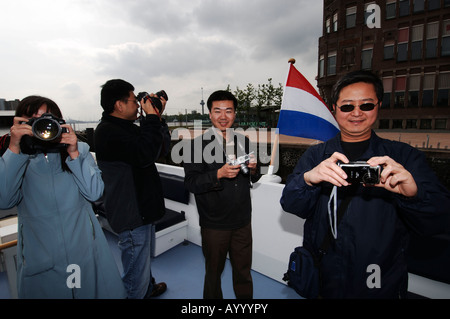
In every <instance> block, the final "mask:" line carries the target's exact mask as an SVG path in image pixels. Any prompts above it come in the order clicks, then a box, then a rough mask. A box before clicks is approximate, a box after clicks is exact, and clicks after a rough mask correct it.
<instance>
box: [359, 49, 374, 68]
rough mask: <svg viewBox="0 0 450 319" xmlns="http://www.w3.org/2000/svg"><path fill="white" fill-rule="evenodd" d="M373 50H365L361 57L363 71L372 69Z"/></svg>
mask: <svg viewBox="0 0 450 319" xmlns="http://www.w3.org/2000/svg"><path fill="white" fill-rule="evenodd" d="M372 57H373V48H368V49H364V50H363V51H362V55H361V68H362V69H363V70H371V69H372Z"/></svg>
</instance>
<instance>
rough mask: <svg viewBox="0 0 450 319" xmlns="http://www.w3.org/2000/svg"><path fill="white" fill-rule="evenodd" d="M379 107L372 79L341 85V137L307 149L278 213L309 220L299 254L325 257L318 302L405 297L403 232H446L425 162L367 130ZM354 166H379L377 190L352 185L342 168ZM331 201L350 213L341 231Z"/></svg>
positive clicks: (379, 92) (443, 198)
mask: <svg viewBox="0 0 450 319" xmlns="http://www.w3.org/2000/svg"><path fill="white" fill-rule="evenodd" d="M382 99H383V84H382V82H381V80H380V79H379V78H378V77H376V76H375V75H374V74H372V73H370V72H365V71H355V72H351V73H349V74H347V75H346V76H344V77H343V78H342V79H340V80H339V81H338V82H337V83H336V85H335V88H334V90H333V110H334V112H335V117H336V120H337V122H338V124H339V127H340V129H341V132H340V133H339V134H338V135H337V136H336V137H334V138H333V139H331V140H329V141H327V142H325V143H323V144H319V145H316V146H312V147H310V148H309V149H308V150H307V151H306V152H305V153H304V154H303V156H302V157H301V158H300V160H299V162H298V164H297V166H296V167H295V169H294V172H293V174H291V175H290V176H289V177H288V179H287V181H286V186H285V188H284V190H283V195H282V198H281V205H282V207H283V209H284V210H285V211H286V212H289V213H293V214H295V215H297V216H299V217H301V218H304V219H306V222H305V226H304V238H303V246H304V247H305V248H307V249H308V250H310V251H312V252H313V253H314V254H315V255H316V256H323V257H322V260H321V264H320V272H321V287H320V295H321V297H323V298H404V297H406V293H407V284H408V271H407V265H406V258H405V251H406V248H407V244H408V239H409V234H408V232H410V231H415V232H418V233H420V234H433V233H439V232H444V231H445V230H446V227H448V225H449V217H450V216H449V212H448V207H449V205H450V194H449V192H448V190H446V189H445V187H443V186H442V185H441V183H440V182H439V181H438V179H437V178H436V176H435V174H434V173H433V171H432V170H431V169H430V168H429V166H428V165H427V162H426V160H425V156H424V154H423V153H422V152H420V151H418V150H417V149H415V148H413V147H411V146H409V145H407V144H405V143H401V142H396V141H390V140H385V139H382V138H380V137H378V136H377V135H376V134H375V132H374V131H373V130H372V129H371V127H372V125H373V124H374V122H375V121H376V119H377V115H378V108H380V107H381V101H382ZM355 161H363V162H365V163H367V164H369V165H370V167H376V166H380V167H381V168H382V171H381V174H380V178H379V182H378V183H375V184H373V185H368V184H364V183H360V182H357V183H355V182H354V183H352V184H350V183H349V182H348V180H347V179H348V177H349V176H348V174H347V173H345V172H344V170H343V169H342V168H341V167H340V165H339V164H340V163H349V162H351V163H354V162H355ZM351 165H354V166H355V167H356V166H358V163H356V164H351ZM333 190H334V191H336V192H334V191H333ZM334 195H336V196H334ZM335 201H337V204H338V205H337V206H339V205H342V204H343V203H344V202H346V205H348V206H347V209H345V210H344V211H343V217H342V219H341V220H340V223H339V222H338V221H337V220H336V218H338V217H337V216H336V215H334V202H335ZM331 234H333V235H334V236H335V238H332V239H331V244H330V245H329V248H328V249H327V251H326V252H325V254H323V255H322V254H321V253H320V252H319V250H321V246H322V243H323V242H324V238H325V237H326V236H331Z"/></svg>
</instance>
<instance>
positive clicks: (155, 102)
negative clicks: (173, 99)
mask: <svg viewBox="0 0 450 319" xmlns="http://www.w3.org/2000/svg"><path fill="white" fill-rule="evenodd" d="M155 94H156V96H158V98H156V97H153V96H150V94H148V93H147V92H139V94H138V95H137V96H136V99H137V100H138V102H140V101H142V99H145V101H146V100H150V102H151V103H152V105H153V107H156V109H157V110H158V111H159V113H161V111H162V108H163V106H162V103H161V100H160V99H159V98H161V97H163V98H164V99H165V100H166V101H168V100H169V97H168V96H167V93H166V91H164V90H161V91H159V92H156V93H155Z"/></svg>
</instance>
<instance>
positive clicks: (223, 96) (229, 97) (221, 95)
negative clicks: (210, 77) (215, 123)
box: [206, 90, 237, 112]
mask: <svg viewBox="0 0 450 319" xmlns="http://www.w3.org/2000/svg"><path fill="white" fill-rule="evenodd" d="M215 101H233V106H234V110H235V111H236V109H237V99H236V97H235V96H234V95H233V93H231V92H230V91H224V90H219V91H216V92H214V93H212V94H211V95H210V96H209V98H208V101H207V102H206V105H207V106H208V110H209V111H210V112H211V108H212V104H213V102H215Z"/></svg>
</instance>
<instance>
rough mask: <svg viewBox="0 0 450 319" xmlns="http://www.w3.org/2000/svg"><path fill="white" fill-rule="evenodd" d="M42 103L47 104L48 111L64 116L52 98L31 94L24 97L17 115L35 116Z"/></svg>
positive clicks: (18, 107) (17, 109)
mask: <svg viewBox="0 0 450 319" xmlns="http://www.w3.org/2000/svg"><path fill="white" fill-rule="evenodd" d="M42 105H46V106H47V111H46V112H47V113H52V114H53V115H54V116H56V117H59V118H62V113H61V110H60V109H59V107H58V105H57V104H56V103H55V102H53V101H52V100H50V99H48V98H46V97H43V96H39V95H30V96H27V97H26V98H24V99H22V101H20V102H19V105H18V106H17V108H16V116H27V117H33V115H34V114H36V113H37V111H38V110H39V109H40V108H41V106H42Z"/></svg>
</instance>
